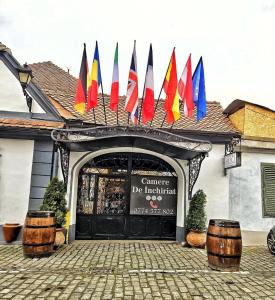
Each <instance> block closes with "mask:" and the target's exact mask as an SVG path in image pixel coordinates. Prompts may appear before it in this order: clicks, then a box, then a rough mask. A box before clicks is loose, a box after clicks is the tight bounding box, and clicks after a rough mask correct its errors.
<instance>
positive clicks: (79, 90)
mask: <svg viewBox="0 0 275 300" xmlns="http://www.w3.org/2000/svg"><path fill="white" fill-rule="evenodd" d="M87 74H88V64H87V54H86V44H84V49H83V54H82V60H81V67H80V72H79V78H78V81H77V87H76V95H75V100H74V109H75V110H76V111H77V112H79V113H80V114H84V112H85V104H86V100H87Z"/></svg>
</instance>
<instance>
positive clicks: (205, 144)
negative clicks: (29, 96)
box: [52, 126, 212, 198]
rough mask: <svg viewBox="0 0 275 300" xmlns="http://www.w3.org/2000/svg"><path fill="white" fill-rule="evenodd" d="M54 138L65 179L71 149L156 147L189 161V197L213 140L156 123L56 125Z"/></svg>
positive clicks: (159, 150) (151, 148)
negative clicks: (142, 125)
mask: <svg viewBox="0 0 275 300" xmlns="http://www.w3.org/2000/svg"><path fill="white" fill-rule="evenodd" d="M52 139H53V140H54V141H56V143H57V144H58V147H59V149H60V153H61V166H62V171H63V175H64V181H65V183H67V179H68V161H69V152H70V151H95V150H98V149H102V148H107V147H109V148H111V147H118V146H120V147H123V146H132V147H140V148H144V149H147V150H152V151H155V152H158V153H160V154H163V155H167V156H169V157H172V158H179V159H184V160H188V162H189V184H188V191H189V198H191V197H192V190H193V186H194V184H195V183H196V180H197V178H198V176H199V172H200V168H201V164H202V161H203V160H204V158H205V157H206V156H207V154H208V152H209V151H211V149H212V145H211V143H210V142H209V141H204V140H198V139H191V138H187V137H184V136H182V135H179V134H174V133H171V132H169V131H165V130H160V129H155V128H152V127H132V126H100V127H90V128H81V129H55V130H53V131H52Z"/></svg>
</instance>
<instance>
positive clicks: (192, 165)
mask: <svg viewBox="0 0 275 300" xmlns="http://www.w3.org/2000/svg"><path fill="white" fill-rule="evenodd" d="M205 156H206V155H205V154H204V153H200V154H199V155H197V156H195V157H194V158H192V159H190V160H189V186H188V194H189V199H191V198H192V191H193V187H194V185H195V183H196V181H197V179H198V176H199V173H200V169H201V164H202V162H203V160H204V159H205Z"/></svg>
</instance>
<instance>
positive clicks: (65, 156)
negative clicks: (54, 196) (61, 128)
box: [57, 143, 70, 186]
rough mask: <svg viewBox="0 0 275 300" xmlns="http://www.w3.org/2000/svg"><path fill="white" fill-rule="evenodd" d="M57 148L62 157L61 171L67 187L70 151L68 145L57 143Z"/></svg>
mask: <svg viewBox="0 0 275 300" xmlns="http://www.w3.org/2000/svg"><path fill="white" fill-rule="evenodd" d="M57 147H58V149H59V152H60V156H61V169H62V174H63V179H64V183H65V185H66V186H67V184H68V174H69V159H70V150H69V149H68V148H67V147H66V145H64V144H62V143H57Z"/></svg>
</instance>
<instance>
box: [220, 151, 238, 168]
mask: <svg viewBox="0 0 275 300" xmlns="http://www.w3.org/2000/svg"><path fill="white" fill-rule="evenodd" d="M240 165H241V153H240V152H233V153H230V154H227V155H225V156H224V168H225V169H231V168H236V167H239V166H240Z"/></svg>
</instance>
